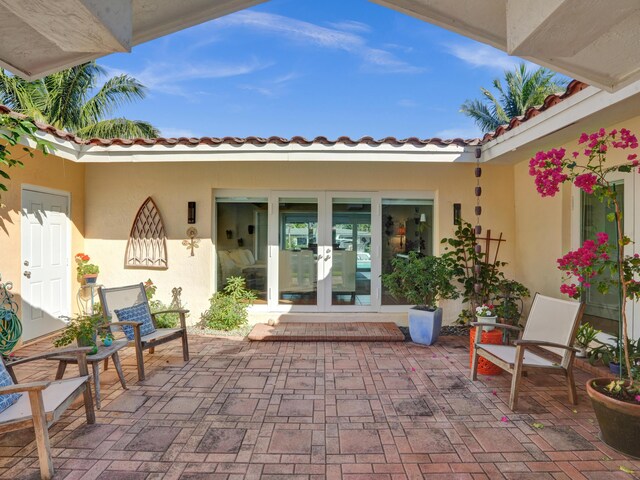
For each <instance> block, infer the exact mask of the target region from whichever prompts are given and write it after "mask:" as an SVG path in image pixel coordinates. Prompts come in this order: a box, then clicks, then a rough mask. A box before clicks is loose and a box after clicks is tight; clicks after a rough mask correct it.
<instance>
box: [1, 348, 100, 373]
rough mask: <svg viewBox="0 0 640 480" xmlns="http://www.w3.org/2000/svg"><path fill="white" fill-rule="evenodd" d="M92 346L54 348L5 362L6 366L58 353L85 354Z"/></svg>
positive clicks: (42, 358)
mask: <svg viewBox="0 0 640 480" xmlns="http://www.w3.org/2000/svg"><path fill="white" fill-rule="evenodd" d="M91 349H92V347H74V348H63V349H60V350H55V351H52V352H46V353H40V354H38V355H33V356H31V357H24V358H19V359H17V360H9V361H8V362H7V363H6V366H7V367H11V368H13V367H15V366H16V365H21V364H23V363H28V362H33V361H36V360H46V359H48V358H51V357H57V356H59V355H68V354H72V353H75V354H85V355H86V354H87V352H89V351H91Z"/></svg>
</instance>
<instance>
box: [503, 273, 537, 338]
mask: <svg viewBox="0 0 640 480" xmlns="http://www.w3.org/2000/svg"><path fill="white" fill-rule="evenodd" d="M530 295H531V294H530V292H529V289H528V288H527V287H525V286H524V285H523V284H521V283H520V282H516V281H515V280H508V279H506V278H505V279H503V280H502V281H500V283H499V284H498V294H497V295H496V301H498V302H500V303H498V304H497V305H496V315H498V318H499V319H500V321H501V322H502V323H505V324H507V325H512V326H514V327H517V326H518V325H519V324H520V318H521V317H522V310H523V309H524V299H525V298H527V297H529V296H530Z"/></svg>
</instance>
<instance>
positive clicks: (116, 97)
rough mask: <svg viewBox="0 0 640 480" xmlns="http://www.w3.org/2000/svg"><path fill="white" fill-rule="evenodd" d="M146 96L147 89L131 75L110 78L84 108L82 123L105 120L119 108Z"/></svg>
mask: <svg viewBox="0 0 640 480" xmlns="http://www.w3.org/2000/svg"><path fill="white" fill-rule="evenodd" d="M145 96H146V87H145V86H144V85H142V84H141V83H140V82H139V81H138V80H136V79H135V78H133V77H130V76H129V75H116V76H115V77H111V78H109V79H108V80H107V81H106V82H105V83H104V85H103V86H102V88H100V90H99V91H98V92H97V93H96V94H95V95H94V96H93V97H91V98H90V99H89V100H88V101H87V103H85V104H84V106H83V107H82V114H81V115H82V123H83V124H87V125H88V124H91V123H96V122H99V121H101V120H103V119H104V118H105V117H107V116H109V115H111V114H112V113H113V112H114V111H116V110H117V109H118V108H119V107H121V106H123V105H126V104H127V103H131V102H134V101H135V100H142V99H143V98H144V97H145Z"/></svg>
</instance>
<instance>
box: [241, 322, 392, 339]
mask: <svg viewBox="0 0 640 480" xmlns="http://www.w3.org/2000/svg"><path fill="white" fill-rule="evenodd" d="M247 338H248V339H249V340H253V341H256V342H403V341H404V335H403V334H402V332H401V331H400V329H399V328H398V326H397V325H396V324H395V323H393V322H349V323H307V322H283V323H278V324H277V325H267V324H264V323H260V324H258V325H256V326H255V327H253V330H251V333H249V335H248V336H247Z"/></svg>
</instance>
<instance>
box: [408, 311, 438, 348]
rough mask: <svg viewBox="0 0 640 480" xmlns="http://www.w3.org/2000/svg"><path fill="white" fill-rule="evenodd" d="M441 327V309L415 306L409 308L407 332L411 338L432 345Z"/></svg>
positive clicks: (436, 339) (416, 341)
mask: <svg viewBox="0 0 640 480" xmlns="http://www.w3.org/2000/svg"><path fill="white" fill-rule="evenodd" d="M441 327H442V309H441V308H436V309H435V310H433V311H429V310H421V309H419V308H417V307H411V308H410V309H409V333H410V334H411V340H413V341H414V342H415V343H420V344H422V345H433V344H434V343H436V342H437V341H438V336H439V335H440V328H441Z"/></svg>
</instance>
